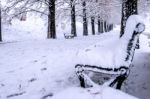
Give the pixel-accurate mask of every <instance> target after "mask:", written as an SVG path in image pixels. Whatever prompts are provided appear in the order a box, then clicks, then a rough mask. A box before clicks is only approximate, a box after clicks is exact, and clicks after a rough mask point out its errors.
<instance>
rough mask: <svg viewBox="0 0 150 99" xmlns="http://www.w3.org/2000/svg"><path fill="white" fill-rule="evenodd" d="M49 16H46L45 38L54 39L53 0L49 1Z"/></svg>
mask: <svg viewBox="0 0 150 99" xmlns="http://www.w3.org/2000/svg"><path fill="white" fill-rule="evenodd" d="M48 10H49V14H48V33H47V38H48V39H49V38H53V39H55V38H56V26H55V0H49V7H48Z"/></svg>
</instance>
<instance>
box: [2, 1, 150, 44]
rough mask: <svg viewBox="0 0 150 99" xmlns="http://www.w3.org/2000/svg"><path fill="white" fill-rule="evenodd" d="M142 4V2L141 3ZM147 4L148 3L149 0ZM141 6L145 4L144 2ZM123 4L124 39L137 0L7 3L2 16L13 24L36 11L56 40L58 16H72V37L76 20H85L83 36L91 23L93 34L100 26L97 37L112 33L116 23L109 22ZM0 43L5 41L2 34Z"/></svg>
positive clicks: (135, 8)
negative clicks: (13, 21)
mask: <svg viewBox="0 0 150 99" xmlns="http://www.w3.org/2000/svg"><path fill="white" fill-rule="evenodd" d="M139 1H140V2H141V0H139ZM144 1H145V2H146V3H148V1H146V0H144ZM140 4H141V5H142V3H140ZM121 5H122V14H121V16H122V18H121V32H120V37H121V36H122V35H123V34H124V28H125V23H126V20H127V19H128V17H129V16H130V15H132V14H137V13H138V0H121V1H120V0H7V5H6V6H5V7H4V8H3V9H4V10H3V15H2V16H4V17H5V19H6V20H7V21H11V20H12V19H13V18H15V17H18V16H19V15H21V14H22V13H26V12H36V13H40V14H41V15H46V16H47V19H48V21H47V23H48V27H47V38H48V39H56V38H57V36H56V35H57V31H56V20H57V18H59V17H61V18H64V19H65V18H68V16H69V18H70V21H71V22H70V23H71V34H72V35H74V36H75V37H76V36H77V30H76V21H77V17H82V23H83V36H87V35H88V34H89V31H88V25H89V20H90V23H91V30H92V35H95V34H96V30H95V24H97V31H98V34H101V33H104V32H109V31H111V30H112V29H113V27H114V24H113V22H109V19H110V18H112V17H115V15H116V14H115V13H120V12H118V8H121ZM0 9H1V8H0ZM12 12H13V13H12ZM0 14H1V13H0ZM0 21H1V17H0ZM0 31H1V28H0ZM0 41H2V34H1V32H0Z"/></svg>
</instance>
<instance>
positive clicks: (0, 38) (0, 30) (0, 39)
mask: <svg viewBox="0 0 150 99" xmlns="http://www.w3.org/2000/svg"><path fill="white" fill-rule="evenodd" d="M1 19H2V18H1V0H0V42H1V41H2V26H1V25H2V22H1Z"/></svg>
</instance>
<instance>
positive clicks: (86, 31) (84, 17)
mask: <svg viewBox="0 0 150 99" xmlns="http://www.w3.org/2000/svg"><path fill="white" fill-rule="evenodd" d="M82 6H83V35H84V36H87V35H88V25H87V17H86V2H85V1H83V2H82Z"/></svg>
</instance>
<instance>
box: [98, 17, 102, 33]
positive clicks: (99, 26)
mask: <svg viewBox="0 0 150 99" xmlns="http://www.w3.org/2000/svg"><path fill="white" fill-rule="evenodd" d="M100 32H101V21H100V17H98V34H100Z"/></svg>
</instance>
